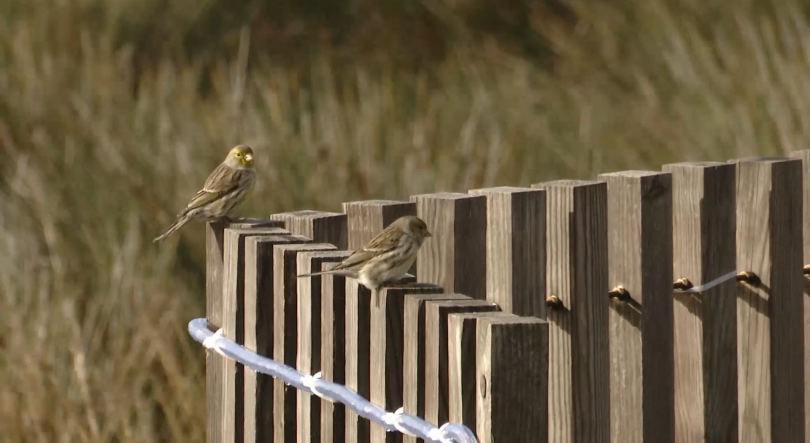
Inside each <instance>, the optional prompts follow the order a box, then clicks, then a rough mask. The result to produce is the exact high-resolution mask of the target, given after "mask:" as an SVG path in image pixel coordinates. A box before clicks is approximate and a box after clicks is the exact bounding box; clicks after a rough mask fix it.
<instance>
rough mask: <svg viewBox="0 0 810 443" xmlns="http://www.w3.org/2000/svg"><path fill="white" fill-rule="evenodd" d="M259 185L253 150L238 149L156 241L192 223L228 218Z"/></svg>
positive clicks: (233, 151) (236, 148) (211, 176)
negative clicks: (254, 187) (257, 184)
mask: <svg viewBox="0 0 810 443" xmlns="http://www.w3.org/2000/svg"><path fill="white" fill-rule="evenodd" d="M255 182H256V171H255V170H254V169H253V149H251V148H250V147H249V146H245V145H239V146H236V147H234V148H233V149H231V151H230V152H229V153H228V156H227V157H226V158H225V160H224V161H223V162H222V163H220V165H219V166H217V167H216V169H214V171H213V172H212V173H211V175H209V176H208V179H207V180H205V184H204V185H203V188H202V189H201V190H199V191H198V192H197V194H196V195H194V197H192V198H191V201H189V202H188V205H186V208H185V209H183V211H182V212H181V213H180V214H178V215H177V221H176V222H174V224H173V225H171V226H170V227H169V229H167V230H166V232H165V233H163V235H161V236H160V237H157V238H156V239H154V240H153V241H156V242H157V241H160V240H163V239H165V238H166V237H168V236H170V235H172V234H173V233H174V232H175V231H177V230H178V229H180V228H182V227H183V226H184V225H185V224H186V223H188V222H190V221H191V220H215V219H218V218H223V217H227V215H228V214H229V213H230V212H231V211H232V210H233V209H234V208H235V207H236V206H238V205H239V203H241V202H242V201H243V200H244V199H245V196H246V195H247V194H248V193H249V192H250V191H251V190H252V189H253V185H254V184H255Z"/></svg>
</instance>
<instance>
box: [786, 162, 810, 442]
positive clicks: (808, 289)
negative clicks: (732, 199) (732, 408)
mask: <svg viewBox="0 0 810 443" xmlns="http://www.w3.org/2000/svg"><path fill="white" fill-rule="evenodd" d="M790 156H791V157H792V158H798V159H800V160H801V161H802V177H803V178H802V189H803V190H804V192H803V195H802V197H803V198H802V220H803V222H802V237H803V239H804V265H805V266H808V264H810V150H804V151H798V152H793V153H791V154H790ZM808 270H810V268H808ZM805 272H807V271H805ZM802 283H803V286H804V296H803V297H802V299H803V300H804V435H805V438H804V441H805V442H807V443H810V274H805V275H804V281H803V282H802Z"/></svg>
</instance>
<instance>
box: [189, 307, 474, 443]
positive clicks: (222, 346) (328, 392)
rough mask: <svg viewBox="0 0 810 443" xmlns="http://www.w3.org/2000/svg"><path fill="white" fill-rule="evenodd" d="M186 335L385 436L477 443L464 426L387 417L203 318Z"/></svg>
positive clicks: (354, 394) (394, 415)
mask: <svg viewBox="0 0 810 443" xmlns="http://www.w3.org/2000/svg"><path fill="white" fill-rule="evenodd" d="M188 333H189V334H191V336H192V337H193V338H194V340H197V341H198V342H200V343H202V344H203V346H205V347H206V349H210V350H211V351H213V352H216V353H217V354H220V355H222V356H224V357H227V358H230V359H232V360H236V361H238V362H239V363H242V364H243V365H245V366H247V367H249V368H251V369H253V370H254V371H257V372H261V373H262V374H267V375H270V376H273V377H275V378H278V379H281V380H283V381H284V382H285V383H286V384H288V385H290V386H293V387H295V388H296V389H298V390H301V391H305V392H309V393H310V394H313V395H317V396H318V397H320V398H322V399H324V400H327V401H331V402H332V403H342V404H344V405H346V407H348V408H350V409H352V410H354V411H355V412H357V414H358V415H360V416H361V417H363V418H367V419H368V420H371V421H373V422H375V423H379V424H380V425H382V426H385V428H386V429H387V430H388V432H394V431H399V432H401V433H403V434H406V435H410V436H413V437H418V438H421V439H423V440H425V441H426V442H431V443H478V440H477V439H476V438H475V434H473V432H472V431H471V430H470V429H469V428H467V427H466V426H464V425H461V424H456V423H447V424H445V425H443V426H442V427H441V428H436V427H435V426H433V425H432V424H430V423H428V422H426V421H424V420H422V419H421V418H419V417H416V416H414V415H410V414H405V413H404V410H403V409H402V408H399V409H398V410H397V411H396V412H394V413H390V412H388V411H386V410H384V409H382V408H380V407H379V406H375V405H374V404H372V403H370V402H369V401H368V400H366V399H365V398H363V397H361V396H360V395H359V394H357V392H355V391H352V390H351V389H349V388H347V387H345V386H343V385H339V384H337V383H333V382H330V381H326V380H323V379H322V378H321V373H320V372H319V373H317V374H315V375H304V374H303V373H301V372H299V371H297V370H295V369H294V368H291V367H289V366H287V365H284V364H281V363H279V362H277V361H275V360H271V359H269V358H267V357H263V356H261V355H258V354H256V353H255V352H252V351H249V350H248V349H246V348H245V347H244V346H242V345H239V344H237V343H235V342H234V341H233V340H230V339H228V338H225V337H224V336H223V335H222V329H220V330H218V331H217V332H216V333H213V332H211V331H210V330H209V329H208V321H207V320H206V319H204V318H198V319H195V320H192V321H190V322H189V324H188Z"/></svg>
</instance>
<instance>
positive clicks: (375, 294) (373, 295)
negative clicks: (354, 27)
mask: <svg viewBox="0 0 810 443" xmlns="http://www.w3.org/2000/svg"><path fill="white" fill-rule="evenodd" d="M382 287H383V286H379V287H377V288H374V289H373V290H372V292H371V298H373V299H374V306H376V307H378V308H379V307H380V297H381V295H380V288H382Z"/></svg>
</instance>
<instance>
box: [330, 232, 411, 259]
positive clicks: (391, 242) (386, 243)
mask: <svg viewBox="0 0 810 443" xmlns="http://www.w3.org/2000/svg"><path fill="white" fill-rule="evenodd" d="M395 229H396V228H395V227H394V226H393V225H389V226H388V227H387V228H385V229H384V230H383V231H382V232H380V233H379V234H377V236H376V237H374V238H373V239H371V241H369V242H368V243H367V244H366V246H365V247H364V248H363V249H361V250H359V251H355V252H354V253H353V254H352V255H350V256H348V257H346V259H345V260H343V261H342V262H340V264H338V265H337V266H335V267H334V268H332V269H333V270H341V269H350V268H353V267H356V266H361V265H363V264H364V263H366V262H367V261H369V260H371V259H372V258H374V257H376V256H378V255H382V254H385V253H386V252H388V251H390V250H392V249H394V248H395V247H396V246H397V244H398V243H399V239H400V237H401V236H400V235H394V234H395V232H394V230H395Z"/></svg>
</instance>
